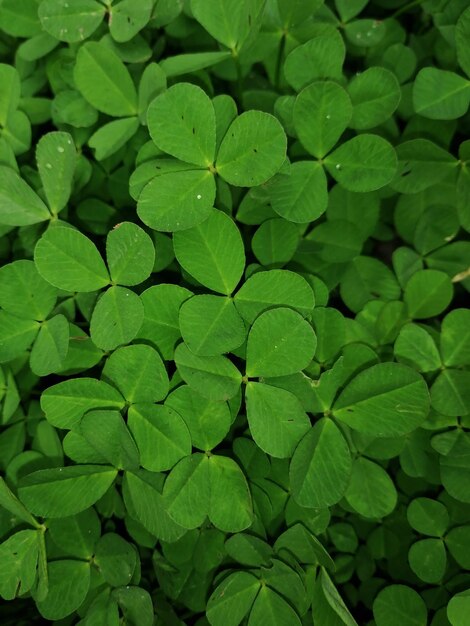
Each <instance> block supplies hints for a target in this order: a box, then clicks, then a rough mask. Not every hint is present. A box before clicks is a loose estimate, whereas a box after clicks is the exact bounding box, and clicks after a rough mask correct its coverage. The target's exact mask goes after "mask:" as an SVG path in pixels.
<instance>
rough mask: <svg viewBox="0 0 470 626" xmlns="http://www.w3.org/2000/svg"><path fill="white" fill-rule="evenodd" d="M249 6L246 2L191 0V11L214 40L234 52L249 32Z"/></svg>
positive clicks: (237, 0) (235, 0) (236, 0)
mask: <svg viewBox="0 0 470 626" xmlns="http://www.w3.org/2000/svg"><path fill="white" fill-rule="evenodd" d="M250 4H252V3H250V2H247V1H246V0H241V1H239V0H191V11H192V13H193V15H194V17H195V18H196V19H197V21H198V22H199V23H200V24H202V26H203V27H204V28H205V29H206V30H207V31H208V32H209V33H210V34H211V35H212V37H214V39H216V40H217V41H219V42H220V43H222V44H223V45H224V46H227V48H230V49H231V50H233V51H235V50H239V49H240V48H241V47H242V45H243V43H244V41H245V39H246V38H247V37H248V34H249V32H250V26H251V15H250V14H249V6H250ZM258 4H262V3H260V2H258Z"/></svg>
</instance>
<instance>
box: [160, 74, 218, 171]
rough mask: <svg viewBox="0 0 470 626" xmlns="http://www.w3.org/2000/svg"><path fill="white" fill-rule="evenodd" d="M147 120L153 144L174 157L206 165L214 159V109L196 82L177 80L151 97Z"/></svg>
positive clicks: (202, 165)
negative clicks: (193, 83)
mask: <svg viewBox="0 0 470 626" xmlns="http://www.w3.org/2000/svg"><path fill="white" fill-rule="evenodd" d="M147 123H148V128H149V132H150V136H151V137H152V139H153V141H154V142H155V144H156V145H157V146H158V147H159V148H160V150H163V152H167V153H168V154H171V155H172V156H174V157H176V158H177V159H181V160H182V161H186V162H188V163H194V164H195V165H198V166H200V167H208V166H209V165H211V164H212V163H213V161H214V158H215V111H214V107H213V105H212V102H211V100H210V98H209V96H207V94H206V93H205V92H204V91H203V90H202V89H201V88H200V87H196V85H191V84H190V83H178V84H177V85H173V86H172V87H170V88H169V89H168V90H167V91H165V92H164V93H162V94H160V95H159V96H157V98H155V100H154V101H153V102H152V104H151V105H150V106H149V108H148V112H147Z"/></svg>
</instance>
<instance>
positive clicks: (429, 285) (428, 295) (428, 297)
mask: <svg viewBox="0 0 470 626" xmlns="http://www.w3.org/2000/svg"><path fill="white" fill-rule="evenodd" d="M453 295H454V288H453V286H452V282H451V280H450V278H449V276H448V275H447V274H445V273H444V272H440V271H438V270H418V271H417V272H415V273H414V274H413V276H412V277H411V278H410V280H409V281H408V282H407V283H406V286H405V295H404V299H405V304H406V305H407V307H408V314H409V316H410V317H411V318H413V319H425V318H428V317H434V316H435V315H439V313H442V311H444V310H445V309H446V308H447V307H448V306H449V304H450V302H451V300H452V296H453Z"/></svg>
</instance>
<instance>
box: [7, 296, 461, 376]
mask: <svg viewBox="0 0 470 626" xmlns="http://www.w3.org/2000/svg"><path fill="white" fill-rule="evenodd" d="M2 306H3V305H2ZM440 348H441V355H442V360H443V362H444V365H446V367H459V366H461V365H469V364H470V311H468V310H467V309H454V310H453V311H451V312H450V313H449V314H448V315H446V316H445V318H444V320H443V322H442V326H441V342H440Z"/></svg>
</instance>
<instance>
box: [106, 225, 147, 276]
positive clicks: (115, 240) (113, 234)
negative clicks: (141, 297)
mask: <svg viewBox="0 0 470 626" xmlns="http://www.w3.org/2000/svg"><path fill="white" fill-rule="evenodd" d="M106 259H107V261H108V267H109V273H110V275H111V280H112V281H113V282H114V283H117V284H118V285H124V286H126V287H130V286H132V285H138V284H139V283H142V282H143V281H144V280H146V279H147V278H148V277H149V276H150V274H151V273H152V270H153V266H154V263H155V248H154V245H153V242H152V239H151V238H150V237H149V235H147V233H146V232H145V231H144V230H142V228H140V227H139V226H137V224H132V223H131V222H121V223H120V224H117V225H116V226H115V227H114V228H113V230H112V231H110V233H109V234H108V237H107V238H106Z"/></svg>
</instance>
